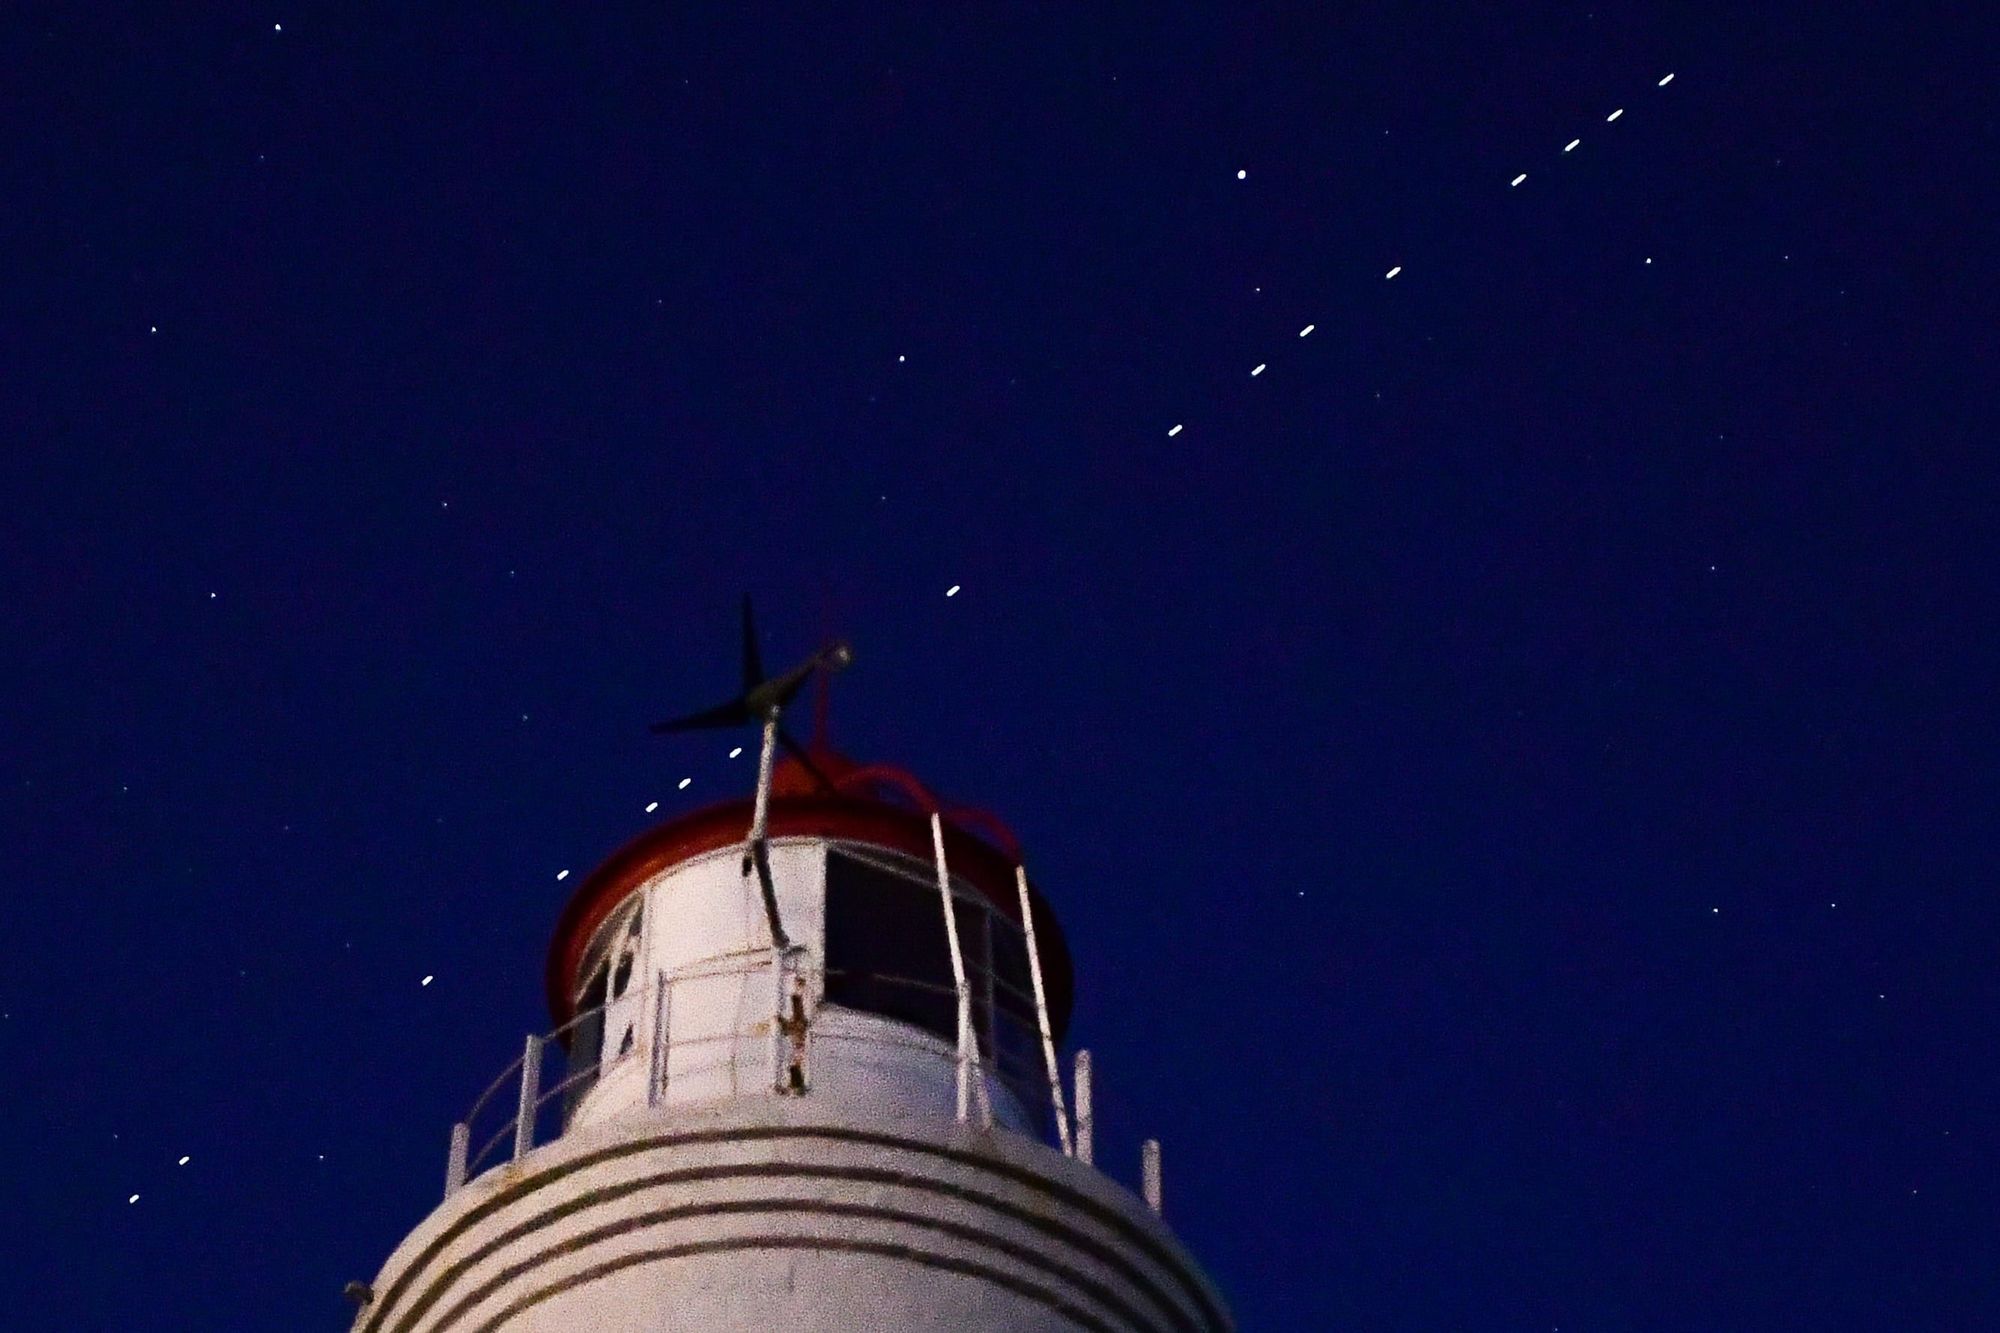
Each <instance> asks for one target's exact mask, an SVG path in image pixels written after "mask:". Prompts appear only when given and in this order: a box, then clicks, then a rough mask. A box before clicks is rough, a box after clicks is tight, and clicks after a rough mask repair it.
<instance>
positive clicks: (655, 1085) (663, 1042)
mask: <svg viewBox="0 0 2000 1333" xmlns="http://www.w3.org/2000/svg"><path fill="white" fill-rule="evenodd" d="M653 987H654V989H653V1045H652V1054H651V1058H650V1059H649V1060H647V1062H646V1107H647V1109H648V1110H651V1109H653V1108H655V1107H657V1106H658V1105H659V1104H660V1085H661V1084H662V1083H663V1082H665V1079H664V1078H663V1077H662V1074H663V1073H664V1071H665V1069H666V1052H667V974H666V973H665V972H660V973H658V974H657V976H656V977H655V979H654V982H653Z"/></svg>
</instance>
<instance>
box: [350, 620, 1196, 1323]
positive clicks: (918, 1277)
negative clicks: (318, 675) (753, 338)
mask: <svg viewBox="0 0 2000 1333" xmlns="http://www.w3.org/2000/svg"><path fill="white" fill-rule="evenodd" d="M849 657H850V654H849V653H848V652H847V650H846V648H845V646H844V645H835V646H833V647H831V648H829V649H825V650H822V652H821V653H820V654H817V655H815V657H814V658H813V659H811V660H809V661H808V662H807V663H805V664H804V665H802V666H801V667H800V668H798V669H797V670H796V671H794V672H791V673H787V674H786V675H785V676H780V677H777V678H774V679H771V680H766V679H764V678H763V674H762V671H761V668H760V667H759V665H758V663H757V657H756V634H755V630H754V627H753V625H752V623H751V621H750V615H749V608H748V604H747V602H746V604H745V608H744V664H743V665H744V673H743V674H744V690H743V693H742V694H741V695H740V696H738V697H737V698H736V699H734V700H731V701H730V702H729V703H727V704H725V705H722V706H720V707H718V708H716V709H711V710H708V711H707V712H706V713H702V714H696V715H694V716H693V717H691V718H685V719H680V720H677V721H676V722H674V723H667V724H662V725H661V726H660V727H657V728H656V730H666V731H677V730H687V729H692V728H694V727H700V726H731V725H742V726H745V727H747V728H751V729H752V730H751V733H750V734H752V735H754V734H756V730H759V729H760V730H761V733H762V735H761V741H762V744H761V749H760V763H759V769H758V779H757V784H756V787H755V789H754V790H753V791H752V792H750V793H748V794H746V795H744V796H743V797H741V798H739V799H734V800H729V801H725V802H722V803H720V804H715V805H710V806H707V807H705V808H701V809H696V810H693V811H690V812H687V813H685V814H682V815H680V816H678V817H676V818H672V819H669V820H668V821H666V822H665V823H663V824H660V825H658V826H657V827H654V828H651V829H649V830H647V831H645V832H644V833H642V834H640V835H639V836H638V837H637V838H635V839H634V840H633V841H631V842H630V843H628V844H627V845H626V846H624V847H623V848H620V849H619V850H617V851H616V852H614V853H613V854H612V855H611V856H610V857H609V858H607V859H606V860H605V861H604V862H603V863H602V864H601V865H599V866H598V867H597V868H596V869H595V870H594V871H592V872H591V873H590V874H589V875H588V876H587V877H586V878H584V879H583V880H582V881H581V882H580V883H579V884H578V885H577V887H576V889H575V891H574V893H573V894H572V896H571V897H570V899H569V902H568V903H567V905H566V906H565V907H564V908H563V909H562V912H561V915H560V917H559V918H558V920H557V922H556V925H555V929H554V932H553V937H552V939H551V942H550V946H549V952H548V961H547V966H546V969H545V973H544V977H543V984H544V988H545V990H546V993H547V999H548V1004H549V1010H550V1016H551V1023H552V1026H551V1029H550V1030H549V1031H548V1032H545V1033H539V1034H535V1035H530V1036H527V1037H526V1038H525V1040H523V1041H522V1042H521V1043H520V1045H519V1047H518V1048H517V1049H518V1058H516V1059H515V1061H514V1063H513V1064H512V1065H511V1066H509V1067H507V1068H505V1069H503V1070H500V1071H498V1073H497V1076H496V1077H495V1079H494V1080H493V1082H492V1084H491V1085H490V1086H489V1087H488V1088H487V1089H486V1090H485V1091H484V1093H478V1092H477V1090H469V1091H470V1092H471V1093H472V1094H473V1095H472V1096H471V1097H470V1099H469V1109H467V1110H466V1111H465V1112H464V1113H463V1115H462V1116H460V1117H458V1118H457V1120H456V1122H455V1123H453V1124H452V1125H451V1128H450V1134H449V1140H448V1148H447V1151H446V1154H445V1169H444V1173H443V1174H444V1192H443V1199H442V1201H441V1202H440V1203H439V1205H438V1206H437V1207H436V1208H435V1209H434V1210H433V1211H432V1212H431V1214H430V1215H429V1216H428V1217H426V1218H424V1219H423V1220H422V1221H421V1222H420V1223H418V1224H417V1226H416V1228H415V1229H414V1230H412V1231H411V1232H410V1233H409V1235H408V1236H407V1237H406V1238H405V1239H404V1240H403V1242H402V1243H401V1244H400V1245H398V1246H397V1247H396V1249H395V1251H394V1252H393V1253H392V1254H391V1255H390V1256H389V1259H388V1261H387V1262H386V1263H385V1264H384V1265H383V1267H382V1269H381V1271H380V1273H379V1274H377V1276H376V1277H375V1278H374V1280H373V1281H372V1282H369V1283H366V1284H363V1283H359V1282H357V1283H352V1284H350V1285H349V1291H348V1294H349V1296H350V1298H351V1299H353V1300H354V1301H355V1302H356V1304H357V1306H358V1309H357V1310H356V1314H355V1320H354V1325H353V1327H354V1329H355V1330H357V1333H433V1331H435V1333H443V1331H444V1330H452V1331H453V1333H501V1331H502V1330H505V1331H506V1333H555V1331H556V1330H562V1331H564V1333H572V1331H587V1333H665V1331H666V1330H676V1331H679V1330H738V1329H743V1330H752V1329H754V1330H760V1331H766V1333H776V1331H777V1330H787V1331H788V1333H789V1331H791V1330H814V1331H820V1330H825V1331H831V1330H877V1329H879V1330H892V1331H893V1330H904V1329H924V1330H964V1331H967V1333H971V1331H974V1330H999V1329H1008V1330H1016V1329H1026V1330H1073V1329H1091V1330H1105V1331H1107V1333H1108V1331H1110V1330H1117V1331H1119V1333H1125V1331H1127V1330H1134V1331H1136V1330H1162V1331H1163V1333H1164V1331H1166V1330H1173V1331H1175V1333H1195V1331H1206V1330H1224V1329H1230V1328H1233V1327H1234V1324H1233V1322H1232V1320H1231V1317H1230V1314H1229V1312H1228V1309H1227V1307H1226V1305H1225V1304H1224V1302H1223V1300H1222V1298H1221V1296H1220V1294H1219V1293H1218V1292H1217V1290H1216V1289H1215V1287H1214V1286H1213V1285H1212V1284H1211V1282H1210V1281H1209V1279H1208V1278H1207V1277H1206V1276H1205V1275H1204V1274H1203V1273H1202V1271H1201V1269H1200V1267H1199V1266H1198V1265H1197V1264H1196V1263H1195V1261H1194V1259H1193V1258H1192V1257H1191V1256H1190V1255H1189V1253H1188V1252H1187V1250H1186V1249H1185V1248H1184V1247H1183V1246H1182V1245H1181V1244H1180V1242H1179V1241H1178V1240H1177V1239H1176V1238H1175V1236H1174V1235H1173V1233H1172V1232H1171V1231H1170V1230H1169V1228H1168V1227H1167V1225H1166V1223H1165V1221H1164V1220H1163V1218H1162V1216H1161V1184H1160V1157H1159V1148H1158V1145H1157V1144H1156V1143H1154V1142H1152V1141H1148V1142H1147V1143H1146V1144H1145V1145H1144V1148H1143V1150H1142V1152H1141V1153H1140V1154H1138V1157H1137V1160H1134V1161H1132V1162H1130V1163H1124V1164H1113V1163H1102V1164H1100V1163H1099V1162H1098V1161H1097V1160H1096V1158H1097V1153H1096V1143H1095V1138H1096V1135H1095V1132H1094V1130H1095V1127H1094V1124H1093V1112H1092V1105H1093V1100H1094V1096H1093V1092H1094V1090H1093V1088H1092V1086H1091V1076H1090V1066H1089V1059H1088V1053H1087V1052H1084V1051H1078V1052H1077V1053H1076V1054H1075V1055H1074V1056H1073V1057H1072V1058H1071V1059H1069V1060H1067V1061H1065V1060H1064V1059H1063V1058H1062V1056H1061V1052H1062V1051H1063V1050H1064V1049H1065V1047H1066V1045H1067V1038H1068V1035H1069V1031H1068V1029H1069V1019H1070V1011H1071V1005H1072V999H1073V996H1074V993H1075V987H1076V985H1077V984H1078V982H1077V979H1076V977H1075V976H1074V973H1073V970H1072V967H1071V961H1070V953H1069V948H1068V944H1067V942H1066V940H1065V937H1064V934H1063V930H1062V927H1061V925H1060V923H1059V921H1058V919H1057V916H1056V913H1055V911H1054V909H1053V907H1052V906H1051V904H1050V902H1049V901H1048V900H1047V899H1046V898H1045V897H1044V896H1043V892H1042V889H1041V887H1040V886H1039V885H1037V884H1036V883H1035V882H1034V881H1033V880H1031V879H1030V877H1029V876H1028V875H1027V873H1026V871H1025V869H1024V867H1023V858H1022V856H1021V853H1020V849H1019V847H1018V844H1017V843H1016V841H1015V839H1014V837H1013V835H1012V834H1011V833H1010V832H1009V830H1008V829H1007V827H1006V826H1005V825H1004V824H1003V823H1002V822H1001V821H1000V820H999V819H997V818H995V817H994V816H992V815H990V814H987V813H985V812H983V811H979V810H975V809H971V808H968V807H962V806H956V805H953V804H951V803H949V802H946V801H943V800H941V799H940V798H939V797H938V796H937V795H936V794H935V793H933V792H932V791H931V789H930V788H928V787H927V786H926V785H925V784H924V783H923V782H922V781H921V780H919V779H918V778H917V777H916V776H915V775H914V774H912V773H910V772H908V771H907V770H905V769H903V768H900V767H897V766H895V765H892V764H883V763H862V762H857V761H856V760H854V759H852V758H850V757H848V756H846V755H843V754H841V753H839V752H838V751H836V750H835V749H834V748H833V747H832V746H830V745H829V744H827V743H826V740H825V735H824V727H823V724H822V726H821V727H819V728H816V731H815V737H814V740H813V742H812V743H811V744H809V745H808V744H800V743H798V742H797V741H795V740H793V739H792V738H791V736H790V733H789V732H788V731H786V730H785V728H784V726H783V723H782V718H781V714H782V711H783V709H784V707H785V706H786V705H787V704H788V703H789V702H790V701H791V699H792V697H793V696H794V695H796V694H797V693H798V691H799V689H800V688H801V687H802V685H803V684H804V683H805V682H806V680H807V679H808V678H810V677H812V676H814V675H818V676H820V677H821V679H822V680H823V679H824V675H825V674H826V673H827V672H829V671H831V670H833V669H837V668H838V667H840V666H844V665H845V664H846V662H847V661H848V659H849ZM823 697H824V696H823V695H822V699H823ZM822 717H823V714H822ZM781 750H782V751H784V754H783V756H782V757H780V756H779V754H778V751H781ZM496 1063H497V1061H496ZM444 1119H445V1117H443V1116H441V1117H440V1121H441V1123H440V1143H441V1145H443V1144H444V1143H445V1138H444V1125H443V1121H444ZM1100 1166H1102V1167H1104V1168H1109V1171H1108V1172H1107V1170H1104V1169H1100ZM1114 1176H1118V1177H1122V1178H1124V1179H1128V1180H1132V1179H1136V1181H1137V1188H1136V1189H1135V1188H1132V1187H1129V1186H1127V1185H1125V1184H1122V1183H1120V1181H1119V1179H1114Z"/></svg>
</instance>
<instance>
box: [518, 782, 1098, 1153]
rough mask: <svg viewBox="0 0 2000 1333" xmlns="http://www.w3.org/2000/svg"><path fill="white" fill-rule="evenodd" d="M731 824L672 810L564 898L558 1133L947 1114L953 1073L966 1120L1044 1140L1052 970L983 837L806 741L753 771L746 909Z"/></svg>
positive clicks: (747, 813)
mask: <svg viewBox="0 0 2000 1333" xmlns="http://www.w3.org/2000/svg"><path fill="white" fill-rule="evenodd" d="M802 759H803V762H802ZM751 819H752V803H751V802H750V801H749V800H737V801H730V802H725V803H721V804H716V805H711V806H708V807H705V808H702V809H698V810H694V811H692V812H690V813H688V814H685V815H682V816H680V817H678V818H676V819H673V820H670V821H668V822H667V823H665V824H662V825H660V826H658V827H656V828H654V829H652V830H650V831H648V832H647V833H645V834H643V835H641V836H640V837H639V838H637V839H635V840H634V841H632V842H631V843H629V844H628V845H626V846H625V847H624V848H622V849H621V850H619V851H618V852H617V853H615V854H614V855H613V856H611V858H610V859H609V860H607V861H606V862H605V863H604V864H603V865H602V866H600V867H598V869H597V870H596V871H594V872H593V873H592V874H591V875H590V876H589V877H587V878H586V879H584V880H583V881H582V883H581V884H580V885H579V886H578V887H577V889H576V892H575V894H574V896H573V897H572V899H571V900H570V902H569V904H568V906H567V907H566V908H565V909H564V911H563V913H562V916H561V918H560V919H559V921H558V923H557V926H556V930H555V935H554V938H553V941H552V943H551V946H550V950H549V957H548V966H547V970H546V976H545V981H546V986H547V991H548V1000H549V1007H550V1010H551V1012H552V1013H553V1015H554V1017H555V1021H556V1024H557V1031H558V1035H557V1040H558V1041H560V1042H561V1043H562V1046H563V1048H564V1050H565V1052H566V1057H567V1058H566V1060H565V1062H564V1063H565V1066H566V1069H565V1073H564V1076H563V1079H562V1084H563V1092H562V1107H563V1110H562V1125H563V1128H564V1130H565V1131H567V1130H569V1129H571V1128H576V1127H581V1126H585V1125H591V1124H597V1123H602V1122H604V1121H607V1120H612V1119H616V1118H618V1117H620V1116H622V1115H625V1114H627V1113H629V1112H632V1111H634V1110H636V1109H639V1108H652V1107H659V1106H663V1105H698V1104H702V1103H716V1102H721V1101H724V1100H726V1099H731V1098H741V1097H772V1096H779V1097H784V1096H808V1095H809V1096H811V1097H812V1098H814V1099H815V1100H817V1101H822V1102H825V1103H829V1104H832V1103H838V1104H840V1105H842V1106H843V1107H846V1108H851V1109H852V1110H854V1111H856V1112H860V1113H864V1114H867V1115H870V1116H879V1117H882V1118H885V1119H908V1118H945V1119H949V1118H951V1117H953V1116H954V1115H955V1114H956V1115H960V1116H961V1117H962V1115H963V1113H964V1109H965V1106H966V1098H967V1095H968V1089H967V1086H966V1083H967V1080H968V1079H969V1080H970V1081H971V1085H972V1086H971V1087H970V1090H969V1091H970V1095H971V1096H972V1097H973V1098H974V1099H975V1100H976V1102H977V1104H978V1105H979V1106H980V1108H981V1118H982V1119H988V1118H990V1121H991V1122H992V1123H996V1124H1001V1125H1005V1126H1007V1127H1008V1128H1011V1129H1015V1130H1018V1131H1020V1132H1023V1133H1027V1134H1032V1135H1038V1136H1039V1135H1043V1134H1045V1133H1046V1130H1047V1128H1048V1124H1049V1119H1050V1117H1051V1115H1052V1110H1051V1100H1050V1095H1049V1093H1050V1088H1049V1084H1048V1076H1047V1074H1046V1073H1045V1037H1046V1040H1047V1042H1048V1043H1056V1042H1060V1041H1061V1039H1062V1037H1063V1034H1064V1031H1065V1029H1066V1028H1067V1025H1068V1020H1069V1014H1070V1006H1071V999H1072V971H1071V966H1070V958H1069V951H1068V947H1067V945H1066V943H1065V941H1064V939H1063V934H1062V931H1061V928H1060V927H1059V926H1058V924H1057V922H1056V920H1055V917H1054V914H1053V913H1052V912H1051V911H1050V910H1049V908H1048V906H1047V904H1046V903H1045V902H1044V901H1043V900H1042V898H1041V896H1040V894H1039V893H1038V892H1037V891H1036V890H1035V889H1034V887H1033V886H1032V885H1031V884H1029V883H1028V881H1027V878H1026V876H1025V873H1023V872H1021V871H1020V870H1019V868H1018V865H1019V856H1018V849H1017V848H1016V846H1015V844H1014V840H1013V837H1012V835H1011V834H1010V833H1009V832H1008V831H1007V829H1006V827H1005V826H1004V825H1002V824H1001V823H1000V821H999V820H997V819H995V818H994V817H992V816H991V815H989V814H986V813H985V812H983V811H979V810H974V809H968V808H964V807H952V806H948V805H946V804H945V803H943V802H940V801H939V800H938V799H937V798H936V797H935V796H934V795H933V794H932V793H931V792H930V791H929V790H928V789H926V788H925V787H924V786H923V784H922V783H920V782H919V781H917V779H916V778H915V777H913V776H912V775H910V774H909V773H907V772H905V771H903V770H901V769H898V768H893V767H889V766H883V765H860V764H856V763H854V762H853V761H851V760H849V759H847V758H846V757H844V756H842V755H840V754H838V753H837V752H835V751H833V750H831V749H829V748H826V747H824V746H820V745H815V746H814V747H813V749H812V750H811V752H810V753H809V754H807V755H803V756H802V757H801V758H791V757H788V758H786V759H785V760H783V761H782V762H779V763H777V764H776V766H775V768H774V769H773V771H772V774H771V781H770V788H769V804H768V810H767V823H766V827H765V834H764V840H763V841H764V848H765V849H767V852H766V855H765V859H766V863H767V865H768V872H769V897H768V899H767V897H766V893H765V885H764V884H763V882H762V881H761V878H760V877H761V873H762V872H761V870H760V868H758V867H753V865H752V864H751V857H750V856H749V855H748V854H747V853H746V848H745V842H744V828H745V827H746V825H748V824H750V823H751ZM947 903H949V917H947V908H946V904H947ZM774 928H775V930H776V934H775V935H774Z"/></svg>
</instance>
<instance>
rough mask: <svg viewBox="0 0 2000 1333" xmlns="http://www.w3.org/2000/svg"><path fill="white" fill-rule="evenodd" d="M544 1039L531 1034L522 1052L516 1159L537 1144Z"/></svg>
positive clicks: (516, 1129) (515, 1148)
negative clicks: (536, 1128)
mask: <svg viewBox="0 0 2000 1333" xmlns="http://www.w3.org/2000/svg"><path fill="white" fill-rule="evenodd" d="M541 1081H542V1039H541V1038H540V1037H538V1036H534V1035H532V1034H530V1036H529V1037H528V1045H527V1049H526V1050H524V1051H522V1052H521V1101H520V1105H519V1106H518V1107H517V1108H516V1109H515V1112H514V1160H515V1161H517V1162H518V1161H520V1160H521V1159H522V1158H523V1157H526V1156H527V1155H528V1149H530V1148H532V1147H534V1146H535V1106H536V1104H537V1103H539V1102H540V1100H541V1093H542V1089H541Z"/></svg>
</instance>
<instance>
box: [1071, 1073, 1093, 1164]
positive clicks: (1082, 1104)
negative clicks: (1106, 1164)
mask: <svg viewBox="0 0 2000 1333" xmlns="http://www.w3.org/2000/svg"><path fill="white" fill-rule="evenodd" d="M1076 1160H1077V1161H1079V1162H1082V1163H1083V1164H1084V1165H1085V1166H1089V1165H1091V1164H1092V1163H1093V1162H1095V1161H1096V1160H1097V1115H1096V1112H1095V1109H1094V1108H1093V1106H1092V1099H1091V1094H1090V1052H1089V1051H1078V1052H1077V1053H1076Z"/></svg>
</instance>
